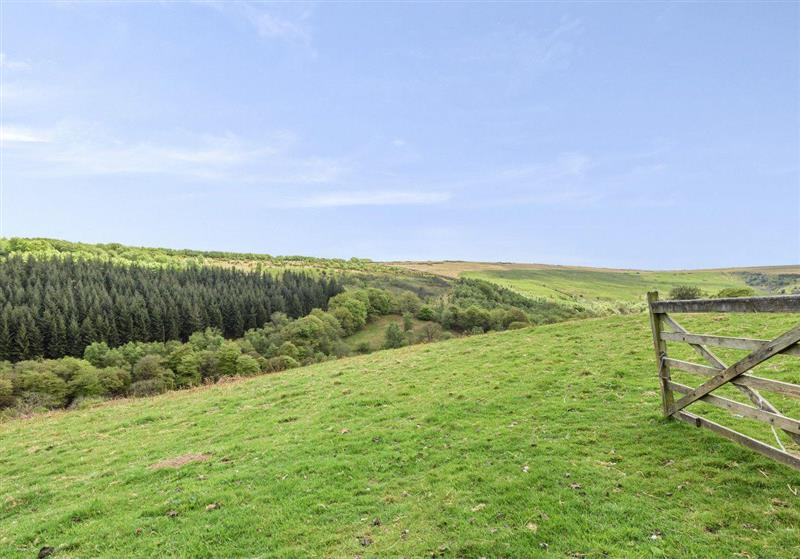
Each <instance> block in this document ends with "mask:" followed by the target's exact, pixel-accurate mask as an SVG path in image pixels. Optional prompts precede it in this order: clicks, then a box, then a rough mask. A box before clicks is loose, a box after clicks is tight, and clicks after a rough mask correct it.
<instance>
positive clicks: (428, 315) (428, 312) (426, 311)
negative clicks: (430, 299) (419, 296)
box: [417, 305, 436, 321]
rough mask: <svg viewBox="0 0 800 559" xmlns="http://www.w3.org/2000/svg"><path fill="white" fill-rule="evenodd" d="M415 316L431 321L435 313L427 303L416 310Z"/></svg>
mask: <svg viewBox="0 0 800 559" xmlns="http://www.w3.org/2000/svg"><path fill="white" fill-rule="evenodd" d="M417 318H418V319H419V320H425V321H431V320H434V319H435V318H436V313H435V312H434V310H433V308H431V307H430V306H429V305H422V306H421V307H420V308H419V310H418V311H417Z"/></svg>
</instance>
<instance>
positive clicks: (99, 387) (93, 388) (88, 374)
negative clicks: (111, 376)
mask: <svg viewBox="0 0 800 559" xmlns="http://www.w3.org/2000/svg"><path fill="white" fill-rule="evenodd" d="M69 392H70V394H71V395H72V398H73V399H75V398H88V397H96V396H103V395H105V393H106V390H105V387H104V386H103V383H101V382H100V377H99V375H98V374H97V369H95V368H94V367H86V368H85V369H83V370H81V371H80V372H78V373H77V374H76V375H75V376H74V377H73V378H72V380H70V381H69Z"/></svg>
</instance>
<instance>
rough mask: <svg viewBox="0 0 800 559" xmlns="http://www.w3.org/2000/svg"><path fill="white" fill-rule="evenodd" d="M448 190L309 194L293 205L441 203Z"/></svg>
mask: <svg viewBox="0 0 800 559" xmlns="http://www.w3.org/2000/svg"><path fill="white" fill-rule="evenodd" d="M450 197H451V196H450V193H448V192H418V191H399V190H394V191H392V190H388V191H380V190H379V191H367V190H364V191H342V192H329V193H324V194H318V195H314V196H309V197H306V198H302V199H300V200H298V201H297V202H296V203H293V205H296V206H299V207H305V208H335V207H342V206H419V205H430V204H441V203H443V202H447V201H448V200H450Z"/></svg>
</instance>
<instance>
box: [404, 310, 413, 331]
mask: <svg viewBox="0 0 800 559" xmlns="http://www.w3.org/2000/svg"><path fill="white" fill-rule="evenodd" d="M413 329H414V321H413V320H412V317H411V313H408V312H405V313H403V331H404V332H410V331H411V330H413Z"/></svg>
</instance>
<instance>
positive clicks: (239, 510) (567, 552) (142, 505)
mask: <svg viewBox="0 0 800 559" xmlns="http://www.w3.org/2000/svg"><path fill="white" fill-rule="evenodd" d="M792 320H796V317H794V318H792V317H782V316H768V317H763V316H726V317H724V318H722V319H720V317H714V316H706V317H691V318H690V319H686V320H684V322H685V323H686V326H688V327H691V328H694V329H695V330H696V331H707V332H716V333H720V334H726V333H727V334H737V333H745V332H746V333H749V334H751V335H760V336H761V337H769V334H772V333H777V332H780V331H781V329H787V328H788V327H789V325H790V324H791V323H792ZM670 351H672V347H671V349H670ZM726 358H727V356H726ZM786 366H787V367H788V369H787V372H785V373H784V372H778V371H771V370H770V371H767V372H765V373H764V374H765V375H766V374H769V373H772V372H774V373H775V375H778V374H785V375H789V376H791V375H797V374H798V371H797V368H796V365H793V364H790V363H789V362H787V363H786ZM792 367H794V368H792ZM695 383H697V379H695ZM729 421H733V422H734V423H736V424H738V423H743V421H739V420H736V419H730V420H729ZM0 449H2V453H0V556H2V557H34V556H35V555H36V553H37V552H38V551H39V549H41V548H42V547H44V546H52V547H54V548H55V549H56V551H55V554H54V555H53V557H56V558H62V557H63V558H67V557H155V556H159V557H287V558H288V557H298V558H299V557H357V556H358V557H365V558H366V557H469V558H477V557H519V558H527V557H696V558H708V557H720V558H729V557H763V558H783V557H785V558H794V557H797V556H800V543H799V542H800V497H798V495H797V493H798V491H797V488H798V486H799V485H800V477H799V476H798V474H797V472H795V471H793V470H791V469H789V468H787V467H785V466H782V465H780V464H777V463H774V462H771V461H770V460H768V459H766V458H764V457H761V456H760V455H758V454H755V453H752V452H750V451H748V450H746V449H743V448H741V447H739V446H737V445H735V444H733V443H731V442H729V441H727V440H725V439H722V438H720V437H718V436H716V435H714V434H713V433H709V432H706V431H702V430H698V429H694V428H692V427H690V426H687V425H685V424H683V423H678V422H674V421H667V420H664V419H662V418H661V417H660V397H659V394H658V387H657V380H656V373H655V366H654V357H653V350H652V341H651V337H650V332H649V327H648V321H647V317H646V316H644V315H629V316H614V317H609V318H603V319H589V320H582V321H577V322H571V323H561V324H555V325H549V326H541V327H537V328H535V329H533V328H529V329H523V330H515V331H510V332H503V333H492V334H487V335H484V336H472V337H465V338H460V339H456V340H451V341H448V342H443V343H439V344H425V345H417V346H412V347H406V348H402V349H399V350H392V351H380V352H377V353H374V354H370V355H366V356H362V357H355V358H350V359H344V360H339V361H331V362H326V363H322V364H318V365H314V366H311V367H307V368H301V369H294V370H292V371H288V372H285V373H282V374H275V375H269V376H264V377H259V378H253V379H248V380H245V381H240V382H234V383H229V384H224V385H216V386H213V387H204V388H198V389H193V390H187V391H181V392H173V393H168V394H164V395H161V396H157V397H153V398H147V399H140V400H120V401H115V402H108V403H104V404H100V405H97V406H95V407H92V408H89V409H83V410H76V411H70V412H53V413H50V414H47V415H42V416H36V417H33V418H31V419H28V420H18V421H11V422H7V423H5V424H2V425H0ZM187 455H202V456H204V457H205V456H207V457H208V458H207V459H205V460H204V461H192V460H188V461H185V463H182V465H180V466H179V467H176V468H162V469H155V468H152V467H151V466H152V465H153V464H157V463H159V462H162V461H165V460H167V461H169V460H175V461H177V462H181V461H182V460H180V458H181V457H185V456H187Z"/></svg>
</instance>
